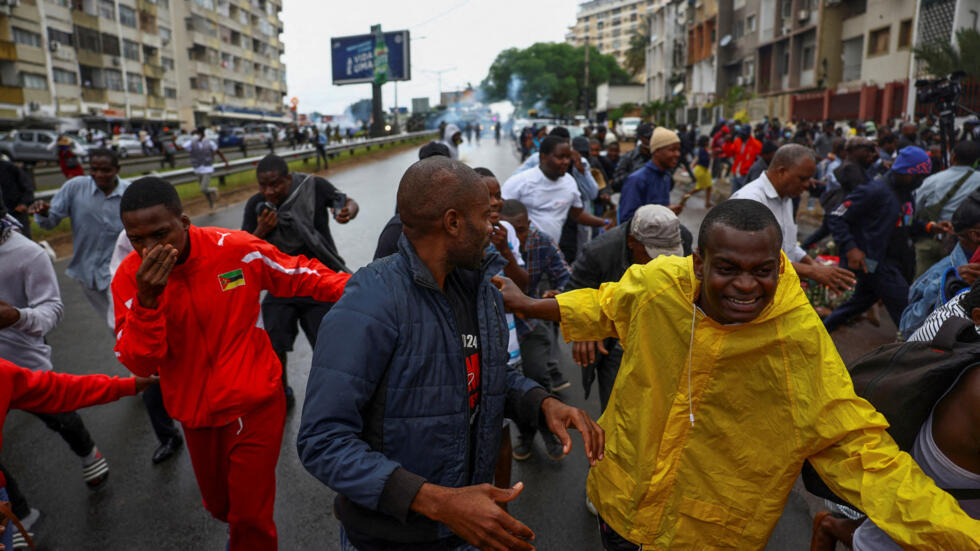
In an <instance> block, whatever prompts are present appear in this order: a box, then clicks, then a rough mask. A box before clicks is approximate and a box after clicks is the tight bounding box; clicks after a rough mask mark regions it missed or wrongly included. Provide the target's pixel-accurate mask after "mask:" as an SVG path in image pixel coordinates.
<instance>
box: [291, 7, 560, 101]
mask: <svg viewBox="0 0 980 551" xmlns="http://www.w3.org/2000/svg"><path fill="white" fill-rule="evenodd" d="M578 4H579V2H578V1H576V0H411V1H406V0H347V1H344V2H340V1H338V0H286V1H284V2H283V11H282V18H283V25H284V27H285V32H284V41H285V45H286V54H285V56H284V60H285V62H286V83H287V86H288V94H289V95H288V96H287V99H288V98H291V97H296V98H299V102H300V103H299V111H300V112H301V113H310V112H313V111H320V112H321V113H324V114H340V113H342V112H343V111H344V109H346V107H347V106H348V105H350V104H351V103H354V102H355V101H357V100H359V99H362V98H370V97H371V85H370V84H349V85H346V86H334V85H333V83H332V78H331V68H330V37H335V36H347V35H354V34H367V33H368V32H369V31H370V28H371V25H373V24H378V23H380V24H381V29H382V30H383V31H386V32H387V31H398V30H403V29H408V30H409V31H410V32H411V38H412V44H411V48H412V51H411V59H412V80H411V81H407V82H399V83H398V105H399V106H402V107H409V108H411V98H415V97H423V96H428V97H429V102H430V104H431V105H435V104H436V103H438V101H439V99H438V96H439V83H438V78H437V75H435V74H433V73H431V72H425V70H429V71H437V70H441V69H451V68H455V69H454V70H452V71H447V72H445V73H443V75H442V91H444V92H445V91H450V90H456V89H461V88H463V87H465V86H466V83H467V82H470V83H472V84H473V86H477V85H479V83H480V82H481V81H482V80H483V79H484V77H486V75H487V69H488V68H489V67H490V64H491V63H493V60H494V58H496V57H497V54H498V53H499V52H500V51H502V50H505V49H507V48H512V47H517V48H526V47H527V46H530V45H531V44H533V43H535V42H561V41H563V40H564V39H565V33H566V31H567V30H568V27H569V26H570V25H573V24H574V23H575V13H576V10H577V6H578ZM394 93H395V84H394V83H388V84H385V85H384V86H383V87H382V94H383V97H384V104H385V107H386V108H387V107H392V106H394V104H395V101H394V99H395V98H394Z"/></svg>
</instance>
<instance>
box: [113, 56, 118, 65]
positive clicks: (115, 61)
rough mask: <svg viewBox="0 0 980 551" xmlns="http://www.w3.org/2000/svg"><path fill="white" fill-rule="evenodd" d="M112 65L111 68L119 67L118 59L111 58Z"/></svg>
mask: <svg viewBox="0 0 980 551" xmlns="http://www.w3.org/2000/svg"><path fill="white" fill-rule="evenodd" d="M112 64H113V66H115V67H119V58H118V57H116V56H113V57H112Z"/></svg>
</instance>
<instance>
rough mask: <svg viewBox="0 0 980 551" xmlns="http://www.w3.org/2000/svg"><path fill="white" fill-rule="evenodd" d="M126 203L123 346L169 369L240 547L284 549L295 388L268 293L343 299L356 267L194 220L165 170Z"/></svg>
mask: <svg viewBox="0 0 980 551" xmlns="http://www.w3.org/2000/svg"><path fill="white" fill-rule="evenodd" d="M120 212H121V215H122V222H123V225H124V226H125V228H126V235H128V236H129V240H130V241H131V242H132V245H133V248H134V249H135V251H134V252H132V253H130V254H129V256H127V257H126V259H125V260H123V262H122V264H121V265H120V266H119V270H118V271H117V272H116V276H115V278H114V279H113V285H112V297H113V303H114V307H115V314H116V335H117V339H116V356H117V357H118V358H119V361H121V362H122V363H123V364H124V365H125V366H126V367H127V368H129V370H130V371H132V372H133V373H135V374H137V375H143V376H148V375H153V374H159V375H160V382H161V390H162V391H163V398H164V401H165V402H166V404H167V410H168V411H169V412H170V413H171V415H172V416H173V417H174V419H177V420H178V421H180V423H181V424H182V425H183V427H184V439H185V440H186V443H187V451H188V453H189V454H190V457H191V464H192V465H193V466H194V474H195V475H196V476H197V482H198V486H199V487H200V490H201V495H202V496H203V498H204V507H205V508H206V509H207V510H208V511H209V512H210V513H211V514H212V515H213V516H214V517H215V518H217V519H218V520H221V521H223V522H227V523H229V525H230V541H229V544H230V549H231V551H240V550H252V549H254V550H262V551H269V550H275V549H276V548H277V537H276V526H275V523H274V521H273V503H274V501H275V495H276V473H275V469H276V462H277V461H278V459H279V448H280V445H281V443H282V433H283V424H284V422H285V415H286V400H285V394H284V393H283V389H282V366H281V364H280V363H279V358H278V357H277V356H276V353H275V351H274V350H273V348H272V344H271V343H270V342H269V337H268V335H267V334H266V332H265V331H264V330H263V329H262V323H261V321H262V318H261V312H260V306H259V297H260V293H261V291H262V290H268V291H269V292H271V293H272V294H275V295H278V296H308V297H312V298H314V299H315V300H319V301H323V302H335V301H336V300H337V299H339V298H340V295H341V293H342V292H343V289H344V285H345V284H346V282H347V279H348V278H349V277H350V276H349V275H348V274H338V273H335V272H333V271H331V270H330V269H328V268H327V267H325V266H324V265H323V264H321V263H320V262H319V261H317V260H308V259H306V258H303V257H291V256H287V255H285V254H283V253H281V252H279V250H278V249H277V248H276V247H275V246H274V245H272V244H270V243H267V242H265V241H263V240H261V239H259V238H257V237H254V236H252V235H249V234H248V233H245V232H242V231H234V230H224V229H220V228H201V227H196V226H192V225H191V223H190V218H188V217H187V215H186V214H184V212H183V208H182V206H181V204H180V199H179V198H178V196H177V191H176V190H175V189H174V187H173V186H172V185H170V184H169V183H167V182H166V181H165V180H162V179H160V178H153V177H147V178H142V179H140V180H137V181H136V182H134V183H133V185H132V186H130V188H129V189H128V190H127V191H126V193H125V194H124V195H123V199H122V202H121V204H120Z"/></svg>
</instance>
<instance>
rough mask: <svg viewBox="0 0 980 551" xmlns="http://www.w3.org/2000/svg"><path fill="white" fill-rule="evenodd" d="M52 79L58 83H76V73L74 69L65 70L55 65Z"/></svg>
mask: <svg viewBox="0 0 980 551" xmlns="http://www.w3.org/2000/svg"><path fill="white" fill-rule="evenodd" d="M54 81H55V82H57V83H59V84H78V74H76V73H75V71H65V70H64V69H59V68H57V67H55V68H54Z"/></svg>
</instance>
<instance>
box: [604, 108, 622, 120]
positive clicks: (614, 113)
mask: <svg viewBox="0 0 980 551" xmlns="http://www.w3.org/2000/svg"><path fill="white" fill-rule="evenodd" d="M623 115H624V111H623V108H622V107H617V108H615V109H611V110H610V111H609V113H608V114H607V115H606V116H607V118H608V119H609V120H611V121H614V122H615V121H618V120H619V119H621V118H623Z"/></svg>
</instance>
